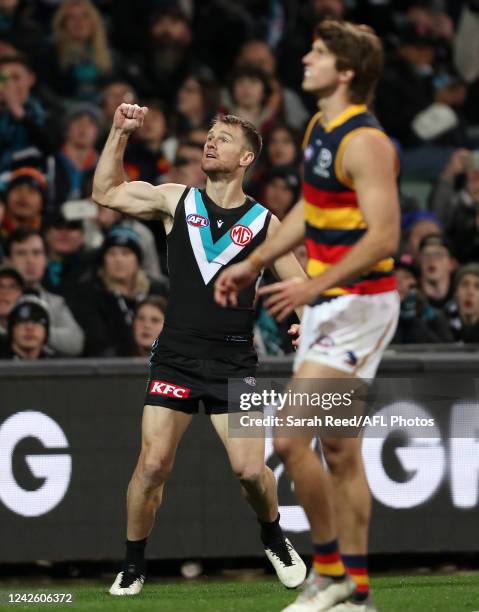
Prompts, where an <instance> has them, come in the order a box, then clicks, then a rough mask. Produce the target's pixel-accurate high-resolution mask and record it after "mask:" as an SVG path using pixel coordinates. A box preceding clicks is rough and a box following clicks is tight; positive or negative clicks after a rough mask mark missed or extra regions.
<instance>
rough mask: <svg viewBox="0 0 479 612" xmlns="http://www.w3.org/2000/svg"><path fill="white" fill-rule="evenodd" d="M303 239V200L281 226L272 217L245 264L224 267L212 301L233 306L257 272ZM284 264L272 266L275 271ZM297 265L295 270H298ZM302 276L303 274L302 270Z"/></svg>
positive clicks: (256, 275) (254, 279) (253, 280)
mask: <svg viewBox="0 0 479 612" xmlns="http://www.w3.org/2000/svg"><path fill="white" fill-rule="evenodd" d="M303 239H304V212H303V201H302V200H300V201H299V202H298V203H297V204H296V206H295V207H294V208H293V210H292V211H291V212H290V213H289V214H288V215H287V217H286V218H285V219H284V221H283V222H282V223H279V221H278V219H276V217H273V219H272V220H271V223H270V225H269V228H268V234H267V238H266V240H265V241H264V242H263V243H262V244H261V245H260V246H259V247H258V248H257V249H255V250H254V251H253V252H252V253H251V255H250V256H249V257H248V258H247V259H245V260H244V261H242V262H240V263H238V264H235V265H234V266H230V267H228V268H226V270H224V271H223V272H222V273H221V274H220V275H219V277H218V279H217V281H216V283H215V300H216V301H217V303H218V304H220V305H221V306H227V305H228V304H233V305H235V304H236V303H237V299H238V291H239V290H240V289H244V288H245V287H248V285H251V284H252V283H254V282H255V281H256V278H257V277H258V274H259V272H260V271H261V270H262V269H263V268H266V267H269V266H270V265H271V264H273V263H274V262H275V261H276V260H277V259H278V258H279V257H281V256H282V255H285V254H286V253H289V252H290V251H292V250H293V249H294V248H295V247H296V246H298V245H299V244H301V243H302V242H303ZM278 265H279V268H282V267H283V264H281V263H279V260H278V262H277V263H276V264H275V270H276V272H279V268H278ZM299 267H300V266H299V264H298V268H299ZM301 273H302V274H303V275H304V273H303V272H302V270H301Z"/></svg>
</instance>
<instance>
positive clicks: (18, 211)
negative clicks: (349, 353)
mask: <svg viewBox="0 0 479 612" xmlns="http://www.w3.org/2000/svg"><path fill="white" fill-rule="evenodd" d="M325 18H336V19H342V18H346V19H351V20H353V21H356V22H361V23H367V24H369V25H371V26H372V27H374V28H375V30H376V31H377V32H378V34H379V35H380V36H381V38H382V40H383V42H384V47H385V50H386V65H385V70H384V74H383V77H382V79H381V81H380V83H379V87H378V91H377V96H376V100H375V106H374V109H373V110H374V112H375V113H376V114H377V116H378V118H379V120H380V121H381V123H382V125H383V126H384V128H385V129H386V131H387V133H388V134H389V135H390V137H391V138H392V139H393V141H394V143H395V144H396V146H397V149H398V153H399V156H400V159H401V175H400V179H399V181H400V191H401V206H402V244H401V248H400V252H398V254H397V278H398V285H399V291H400V295H401V300H402V302H401V304H402V306H401V317H400V323H399V327H398V331H397V333H396V337H395V340H394V341H395V342H397V343H403V344H406V343H444V342H465V343H475V342H479V104H477V101H478V95H479V0H463V1H461V0H270V1H269V2H261V1H259V0H242V1H239V0H202V1H201V2H194V1H193V0H177V1H176V2H175V1H172V0H136V1H135V2H130V1H129V0H97V1H95V2H93V1H90V0H0V358H4V359H39V358H51V357H81V356H98V357H101V356H104V357H107V356H135V355H136V356H143V357H144V356H147V355H148V353H149V349H150V346H151V343H152V342H153V341H154V339H155V338H156V337H157V335H158V333H159V332H160V331H161V328H162V325H163V319H164V314H165V309H166V308H167V302H168V270H167V265H166V236H165V232H164V230H163V226H162V224H161V223H160V222H159V221H152V222H148V223H143V222H140V221H137V220H134V219H131V218H123V217H122V216H121V215H120V214H119V213H116V212H114V211H111V210H109V209H103V208H98V207H97V206H96V205H95V204H94V203H93V202H92V201H91V192H92V179H93V174H94V171H95V166H96V163H97V160H98V156H99V152H100V151H101V148H102V145H103V143H104V141H105V139H106V136H107V133H108V129H109V126H110V124H111V120H112V117H113V114H114V112H115V109H116V108H117V106H118V105H119V104H121V103H122V102H128V103H135V102H139V103H141V105H145V106H148V107H149V113H148V115H147V117H146V120H145V123H144V125H143V127H142V128H141V129H139V130H138V131H137V133H135V134H134V135H133V137H132V138H131V141H130V143H129V145H128V148H127V151H126V154H125V171H126V174H127V175H128V177H129V178H130V179H131V180H137V179H138V180H145V181H149V182H151V183H154V184H161V183H164V182H177V183H184V184H186V185H192V186H198V187H204V185H205V180H206V177H205V176H204V174H203V172H202V170H201V156H202V148H203V142H204V140H205V136H206V133H207V130H208V125H209V123H210V121H211V119H212V118H213V117H214V116H215V114H216V113H217V112H230V113H233V114H237V115H240V116H241V117H244V118H245V119H248V120H249V121H251V122H252V123H254V125H255V126H256V127H257V128H258V130H259V131H260V132H261V134H262V135H263V138H264V148H263V153H262V155H261V158H260V159H259V160H258V161H257V163H256V164H255V166H254V168H253V169H252V171H251V172H250V174H249V176H248V177H247V179H248V180H247V189H246V191H247V193H248V194H250V195H251V196H252V197H254V198H256V199H258V201H260V202H261V203H263V204H265V205H266V206H267V207H268V208H269V209H270V210H271V211H272V212H274V214H276V215H277V216H278V217H279V218H280V219H282V218H283V217H284V216H285V215H286V214H287V212H288V211H289V209H290V208H291V207H292V206H293V204H294V203H295V202H296V201H297V200H298V197H299V195H300V193H301V138H302V132H303V130H304V127H305V124H306V123H307V121H308V118H309V117H310V115H311V114H312V113H313V112H315V110H316V109H315V107H314V100H313V99H312V98H309V97H306V96H305V95H303V93H302V91H301V80H302V66H301V58H302V56H303V55H304V54H305V53H306V52H307V51H308V49H309V47H310V44H311V40H312V32H313V27H314V24H315V23H316V22H318V21H320V20H322V19H325ZM297 256H298V259H299V260H300V261H301V262H304V260H305V257H306V255H305V251H304V249H303V248H299V249H298V250H297ZM271 280H272V278H271V277H269V276H268V275H266V277H265V280H264V281H263V282H271ZM288 323H290V322H288ZM288 323H287V324H285V325H279V324H277V323H276V321H274V320H273V319H271V317H269V315H268V314H267V313H266V311H265V310H264V309H263V308H262V305H261V303H259V304H258V306H257V324H256V329H255V340H256V345H257V348H258V350H259V352H260V354H263V355H278V354H283V353H287V352H291V351H292V350H293V349H292V347H291V343H290V339H289V337H288V334H287V328H288Z"/></svg>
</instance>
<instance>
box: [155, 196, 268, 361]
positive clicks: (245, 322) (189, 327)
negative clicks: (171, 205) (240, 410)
mask: <svg viewBox="0 0 479 612" xmlns="http://www.w3.org/2000/svg"><path fill="white" fill-rule="evenodd" d="M270 219H271V213H270V212H269V211H268V210H267V209H266V208H264V206H261V204H258V203H257V202H255V201H254V200H252V199H251V198H249V197H247V198H246V201H245V202H244V204H242V205H241V206H238V207H236V208H222V207H221V206H218V205H217V204H215V203H214V202H213V201H212V200H211V199H210V198H209V197H208V196H207V195H206V192H205V191H203V190H201V191H200V190H199V189H194V188H187V189H185V191H184V193H183V195H182V197H181V199H180V201H179V203H178V206H177V208H176V212H175V218H174V222H173V228H172V230H171V232H170V233H169V235H168V237H167V244H168V268H169V272H170V296H169V300H168V307H167V311H166V315H165V324H164V327H163V331H162V333H161V335H160V339H159V344H160V346H164V347H167V348H169V349H171V350H174V351H176V352H179V353H182V354H185V355H189V356H193V357H202V358H204V359H207V358H208V355H210V356H211V353H208V351H209V350H211V351H212V352H213V356H214V357H218V356H220V355H221V354H224V353H226V354H229V353H230V352H231V350H232V349H234V350H238V349H242V348H243V349H246V350H248V351H251V350H252V346H253V325H254V316H255V312H254V307H253V302H254V298H255V291H256V288H255V286H251V287H248V288H247V289H244V290H243V291H241V292H240V294H239V296H238V305H237V306H236V307H231V306H229V307H227V308H223V307H221V306H219V305H218V304H217V303H216V302H215V300H214V284H215V280H216V278H217V276H218V274H219V273H220V272H221V270H223V268H224V267H226V266H229V265H232V264H234V263H237V262H239V261H242V260H243V259H246V257H248V255H249V254H250V253H251V252H252V251H253V250H254V249H255V248H256V247H257V246H258V245H259V244H260V243H261V242H263V241H264V240H265V238H266V232H267V230H268V226H269V222H270Z"/></svg>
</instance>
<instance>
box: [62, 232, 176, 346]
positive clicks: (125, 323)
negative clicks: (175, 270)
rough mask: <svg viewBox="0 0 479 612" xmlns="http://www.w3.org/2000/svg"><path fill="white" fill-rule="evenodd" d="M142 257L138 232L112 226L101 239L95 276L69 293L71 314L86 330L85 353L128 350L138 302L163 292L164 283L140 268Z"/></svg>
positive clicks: (165, 290) (163, 294)
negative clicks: (101, 244) (98, 266)
mask: <svg viewBox="0 0 479 612" xmlns="http://www.w3.org/2000/svg"><path fill="white" fill-rule="evenodd" d="M142 257H143V254H142V250H141V245H140V242H139V239H138V235H137V234H135V232H133V231H132V230H131V229H130V228H126V227H116V228H114V229H113V230H112V231H111V232H110V234H108V236H107V237H106V239H105V242H104V243H103V247H102V251H101V265H100V268H99V272H98V276H97V277H96V278H95V279H94V280H93V281H91V282H89V283H85V284H83V285H79V286H78V287H77V289H76V291H75V292H74V293H73V294H72V298H71V301H70V304H71V307H72V310H73V314H74V315H75V317H76V319H77V320H78V321H79V322H80V324H81V325H82V327H83V329H84V330H85V333H86V346H85V355H86V356H90V355H91V356H119V355H126V354H128V352H129V351H130V350H131V346H132V323H133V317H134V314H135V310H136V307H137V305H138V304H139V303H140V302H142V301H143V300H144V299H145V298H147V297H148V296H150V295H162V296H166V294H167V287H166V286H165V284H164V283H160V282H159V281H152V280H151V279H149V278H148V277H147V275H146V274H145V273H144V271H143V270H142V269H141V261H142Z"/></svg>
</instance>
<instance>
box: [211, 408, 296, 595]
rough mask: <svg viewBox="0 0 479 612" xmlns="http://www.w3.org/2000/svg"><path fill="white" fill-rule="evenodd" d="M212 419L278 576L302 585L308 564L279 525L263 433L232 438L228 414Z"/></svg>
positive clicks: (275, 487)
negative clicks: (259, 527) (229, 431)
mask: <svg viewBox="0 0 479 612" xmlns="http://www.w3.org/2000/svg"><path fill="white" fill-rule="evenodd" d="M211 420H212V423H213V425H214V427H215V429H216V431H217V433H218V435H219V437H220V438H221V441H222V442H223V444H224V446H225V449H226V452H227V454H228V458H229V460H230V464H231V467H232V469H233V472H234V473H235V475H236V476H237V477H238V479H239V481H240V483H241V488H242V493H243V495H244V497H245V498H246V500H247V501H248V503H249V504H250V506H251V507H252V508H253V510H254V511H255V512H256V515H257V517H258V521H259V523H260V525H261V539H262V541H263V544H264V546H265V552H266V555H267V557H268V559H269V560H270V561H271V563H272V565H273V567H274V568H275V570H276V573H277V575H278V578H279V579H280V581H281V582H282V583H283V584H284V585H285V586H287V587H288V588H295V587H297V586H299V585H300V584H301V583H302V582H303V581H304V579H305V577H306V566H305V565H304V563H303V561H302V559H301V557H300V556H299V555H298V553H297V552H296V551H295V550H294V548H293V546H292V545H291V543H290V542H289V540H288V539H287V538H285V537H284V534H283V532H282V529H281V527H280V523H279V521H280V516H279V513H278V493H277V485H276V479H275V477H274V474H273V472H272V471H271V469H270V468H269V467H268V466H267V465H265V462H264V446H265V445H264V435H259V436H258V437H254V438H253V437H251V438H240V437H234V438H233V437H231V438H230V437H229V436H228V414H214V415H212V416H211ZM258 433H261V434H262V433H263V432H258Z"/></svg>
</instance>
